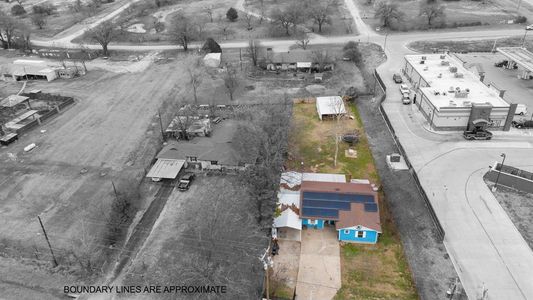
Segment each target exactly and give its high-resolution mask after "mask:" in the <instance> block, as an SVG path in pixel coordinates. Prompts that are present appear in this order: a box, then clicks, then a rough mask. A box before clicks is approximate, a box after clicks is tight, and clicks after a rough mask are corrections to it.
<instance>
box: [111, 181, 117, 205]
mask: <svg viewBox="0 0 533 300" xmlns="http://www.w3.org/2000/svg"><path fill="white" fill-rule="evenodd" d="M111 185H112V186H113V192H115V201H117V202H118V193H117V188H116V187H115V183H114V182H113V181H111Z"/></svg>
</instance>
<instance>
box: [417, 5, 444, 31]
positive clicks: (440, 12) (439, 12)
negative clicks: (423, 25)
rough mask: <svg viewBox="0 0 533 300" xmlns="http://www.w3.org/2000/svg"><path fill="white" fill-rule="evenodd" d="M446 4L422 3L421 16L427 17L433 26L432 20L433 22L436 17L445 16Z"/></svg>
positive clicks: (429, 23) (429, 24)
mask: <svg viewBox="0 0 533 300" xmlns="http://www.w3.org/2000/svg"><path fill="white" fill-rule="evenodd" d="M444 9H445V7H444V5H439V4H436V3H423V2H422V3H420V11H419V13H418V15H419V16H421V17H425V18H426V20H427V22H428V26H431V25H432V24H431V22H433V21H434V20H435V19H440V18H444V16H445V13H444Z"/></svg>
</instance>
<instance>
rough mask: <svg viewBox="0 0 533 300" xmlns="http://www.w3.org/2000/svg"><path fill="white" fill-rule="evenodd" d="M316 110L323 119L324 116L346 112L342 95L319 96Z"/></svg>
mask: <svg viewBox="0 0 533 300" xmlns="http://www.w3.org/2000/svg"><path fill="white" fill-rule="evenodd" d="M316 111H317V113H318V118H319V119H320V120H322V118H323V117H328V116H329V117H334V116H337V115H345V114H346V108H345V107H344V101H343V100H342V98H341V97H340V96H327V97H317V98H316Z"/></svg>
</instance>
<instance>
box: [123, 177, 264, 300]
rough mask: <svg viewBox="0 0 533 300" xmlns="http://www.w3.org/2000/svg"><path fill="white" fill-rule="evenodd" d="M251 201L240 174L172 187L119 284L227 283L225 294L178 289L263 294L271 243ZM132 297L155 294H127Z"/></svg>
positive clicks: (167, 296)
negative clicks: (266, 254)
mask: <svg viewBox="0 0 533 300" xmlns="http://www.w3.org/2000/svg"><path fill="white" fill-rule="evenodd" d="M252 206H253V203H252V201H249V198H248V196H247V194H246V192H245V190H244V189H243V188H242V187H241V182H240V180H239V178H238V177H235V176H220V177H219V176H214V177H207V176H205V175H204V174H198V176H197V178H196V180H195V181H194V182H193V184H192V186H191V188H190V189H189V190H188V191H186V192H180V191H178V190H177V189H175V190H174V191H173V193H172V194H171V195H170V197H169V199H168V201H167V205H166V206H165V208H164V210H163V212H162V213H161V215H160V217H159V219H158V221H157V223H156V225H155V226H154V228H153V230H152V232H151V233H150V236H149V238H148V239H147V240H146V242H145V243H144V246H143V247H142V248H141V250H140V251H139V253H138V254H137V255H136V256H135V260H134V261H133V263H132V264H131V265H129V266H128V267H127V268H126V269H125V271H124V272H123V275H122V276H120V277H119V278H118V279H117V280H116V281H115V282H114V284H117V285H142V286H144V285H149V284H153V283H157V284H159V285H223V286H226V287H227V294H225V295H209V294H208V295H206V294H195V295H187V296H182V295H180V294H178V295H179V299H220V298H221V297H222V298H224V299H226V298H227V299H246V298H248V297H250V295H254V296H255V297H254V298H258V297H260V295H261V292H262V281H263V276H262V275H261V274H262V265H261V263H260V261H259V260H258V259H257V257H260V256H261V255H262V254H263V253H264V252H265V249H266V248H267V247H268V237H267V235H266V232H265V231H261V229H260V228H259V227H258V225H257V223H256V221H255V218H254V217H253V215H252V213H251V212H252V211H253V207H252ZM236 228H240V230H236ZM157 296H158V298H159V299H175V297H176V295H175V294H160V295H157ZM132 297H133V298H135V299H154V295H150V294H144V295H138V296H135V295H132V294H129V295H127V298H129V299H131V298H132Z"/></svg>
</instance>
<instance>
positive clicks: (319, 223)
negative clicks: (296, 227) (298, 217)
mask: <svg viewBox="0 0 533 300" xmlns="http://www.w3.org/2000/svg"><path fill="white" fill-rule="evenodd" d="M309 221H310V219H302V225H305V226H307V228H314V229H323V228H324V220H316V224H309Z"/></svg>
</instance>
